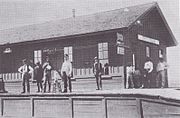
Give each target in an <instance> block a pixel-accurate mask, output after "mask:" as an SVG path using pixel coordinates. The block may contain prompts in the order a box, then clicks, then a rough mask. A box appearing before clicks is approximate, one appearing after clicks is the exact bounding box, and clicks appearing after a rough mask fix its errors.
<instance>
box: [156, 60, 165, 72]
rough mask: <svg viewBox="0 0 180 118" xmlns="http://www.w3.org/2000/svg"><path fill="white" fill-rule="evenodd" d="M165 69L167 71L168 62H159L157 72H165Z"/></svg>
mask: <svg viewBox="0 0 180 118" xmlns="http://www.w3.org/2000/svg"><path fill="white" fill-rule="evenodd" d="M165 69H167V64H166V62H159V63H158V64H157V67H156V70H157V72H159V71H163V70H165Z"/></svg>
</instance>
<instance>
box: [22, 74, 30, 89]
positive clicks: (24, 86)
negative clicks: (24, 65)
mask: <svg viewBox="0 0 180 118" xmlns="http://www.w3.org/2000/svg"><path fill="white" fill-rule="evenodd" d="M25 84H27V92H30V85H29V78H27V77H25V76H23V83H22V85H23V92H26V85H25Z"/></svg>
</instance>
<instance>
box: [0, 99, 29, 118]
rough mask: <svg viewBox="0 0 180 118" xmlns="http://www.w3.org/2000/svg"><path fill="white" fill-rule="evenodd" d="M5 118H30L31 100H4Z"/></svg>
mask: <svg viewBox="0 0 180 118" xmlns="http://www.w3.org/2000/svg"><path fill="white" fill-rule="evenodd" d="M3 116H5V117H16V118H22V117H24V118H26V117H28V118H30V116H31V103H30V100H11V99H9V100H3Z"/></svg>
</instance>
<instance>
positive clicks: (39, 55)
mask: <svg viewBox="0 0 180 118" xmlns="http://www.w3.org/2000/svg"><path fill="white" fill-rule="evenodd" d="M37 62H40V63H41V64H42V51H41V50H35V51H34V63H35V64H36V63H37Z"/></svg>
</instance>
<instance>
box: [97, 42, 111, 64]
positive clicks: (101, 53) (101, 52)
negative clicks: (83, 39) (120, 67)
mask: <svg viewBox="0 0 180 118" xmlns="http://www.w3.org/2000/svg"><path fill="white" fill-rule="evenodd" d="M98 57H99V60H100V62H101V63H102V64H103V65H104V64H105V63H109V61H108V43H107V42H104V43H99V44H98Z"/></svg>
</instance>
